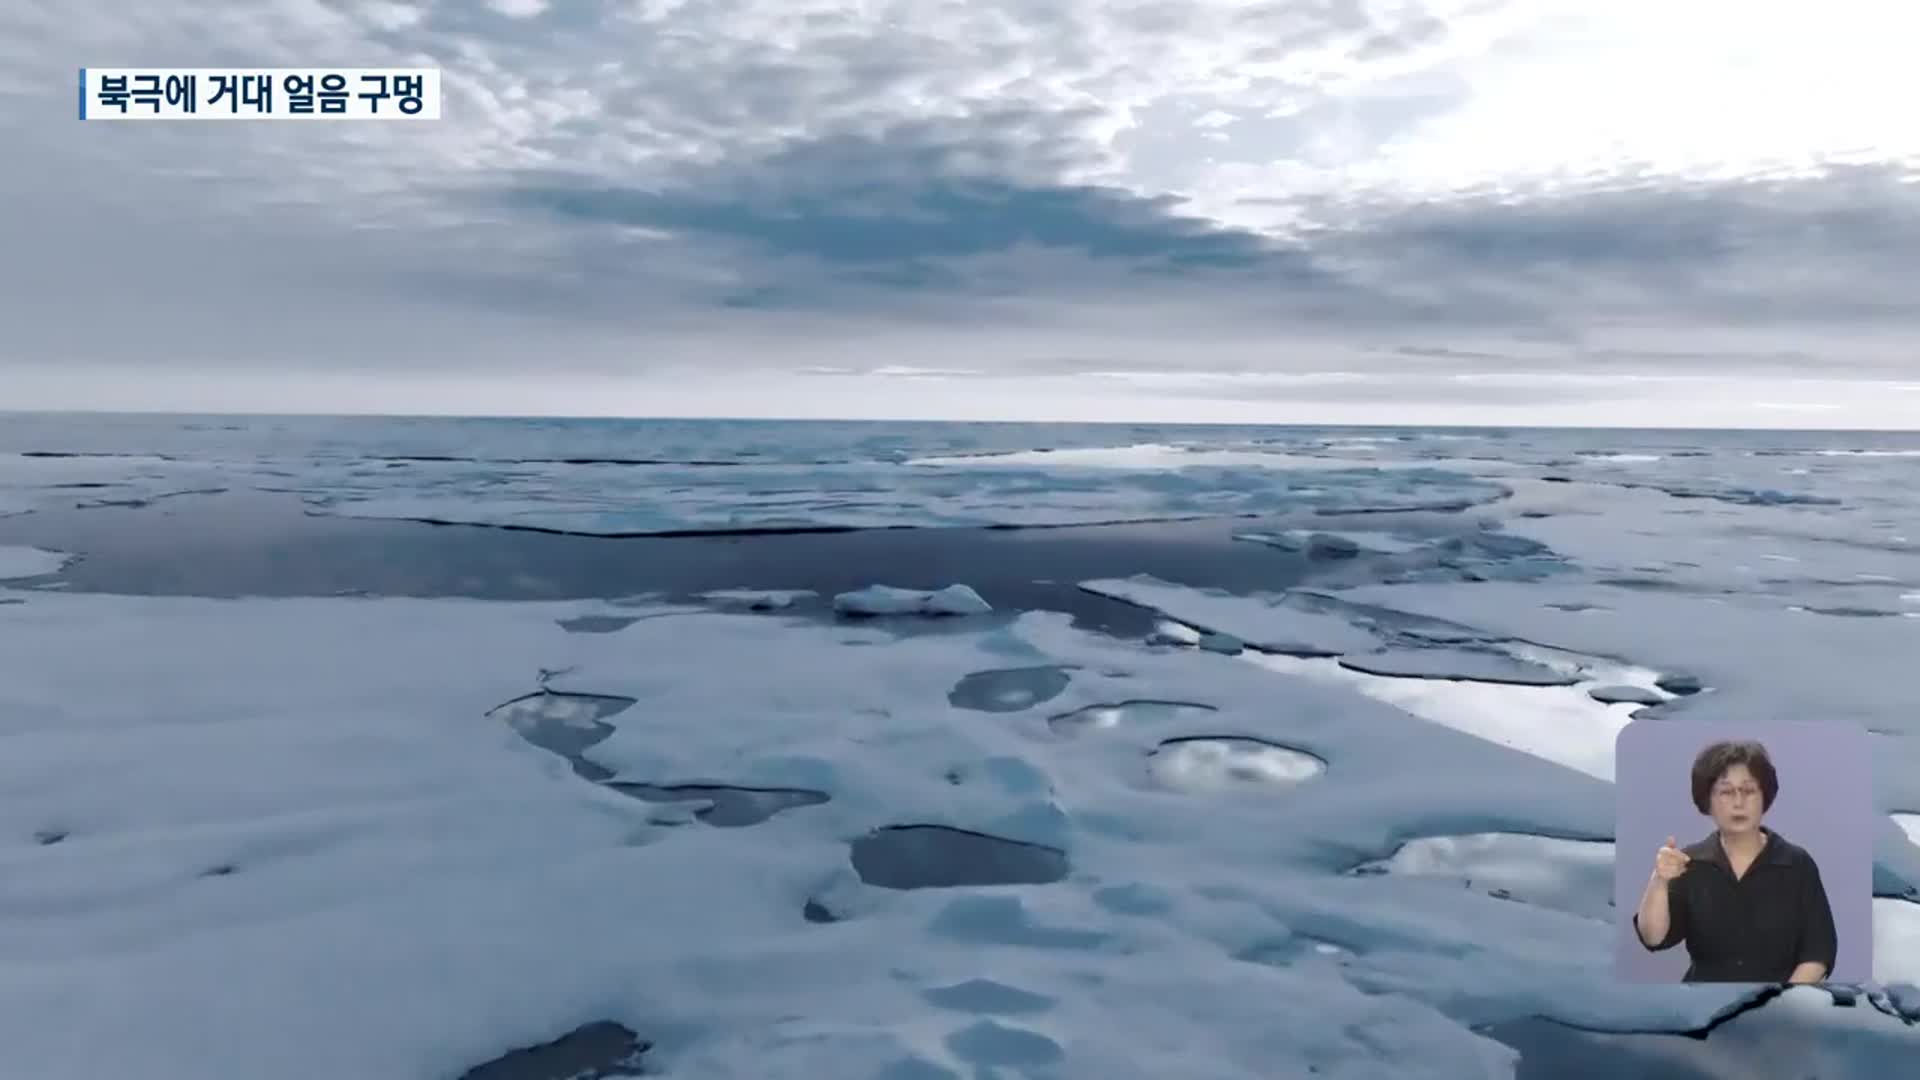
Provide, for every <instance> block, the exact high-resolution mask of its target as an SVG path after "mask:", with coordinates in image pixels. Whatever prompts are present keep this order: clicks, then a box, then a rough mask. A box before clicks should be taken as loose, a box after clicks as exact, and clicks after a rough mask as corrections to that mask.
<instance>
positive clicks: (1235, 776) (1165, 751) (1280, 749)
mask: <svg viewBox="0 0 1920 1080" xmlns="http://www.w3.org/2000/svg"><path fill="white" fill-rule="evenodd" d="M1325 771H1326V763H1325V762H1323V761H1321V760H1320V759H1319V758H1316V757H1314V756H1313V755H1312V754H1303V753H1301V752H1300V751H1298V750H1289V749H1287V748H1286V747H1284V746H1273V745H1270V744H1267V743H1263V742H1260V741H1258V740H1254V739H1236V738H1218V739H1199V738H1195V739H1181V740H1179V741H1177V742H1171V743H1164V744H1162V745H1161V747H1160V749H1158V750H1156V751H1155V752H1154V753H1153V755H1152V756H1151V757H1149V758H1148V759H1147V772H1148V774H1149V775H1150V776H1152V777H1153V779H1154V780H1155V781H1156V782H1158V783H1160V784H1162V785H1164V786H1166V787H1169V788H1172V789H1174V790H1176V791H1186V792H1224V791H1245V790H1250V789H1251V790H1270V789H1274V788H1286V787H1290V786H1292V785H1294V784H1297V783H1300V782H1301V781H1303V780H1311V779H1312V778H1314V777H1316V776H1318V775H1320V774H1321V773H1323V772H1325Z"/></svg>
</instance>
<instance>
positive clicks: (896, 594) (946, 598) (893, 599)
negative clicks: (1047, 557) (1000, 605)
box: [833, 585, 993, 615]
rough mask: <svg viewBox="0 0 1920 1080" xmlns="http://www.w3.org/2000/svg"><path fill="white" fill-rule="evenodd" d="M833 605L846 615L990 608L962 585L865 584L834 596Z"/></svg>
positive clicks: (979, 611)
mask: <svg viewBox="0 0 1920 1080" xmlns="http://www.w3.org/2000/svg"><path fill="white" fill-rule="evenodd" d="M833 608H834V610H835V611H839V612H843V613H845V614H848V615H984V614H986V613H987V612H990V611H992V610H993V607H992V605H990V604H988V603H987V602H986V601H985V600H983V599H981V597H980V594H979V593H977V592H974V591H973V589H972V588H970V587H969V586H966V585H949V586H947V587H946V588H944V589H933V590H921V589H901V588H896V587H894V586H892V585H869V586H867V587H866V588H864V589H857V590H855V591H853V592H845V593H841V594H840V595H838V596H836V597H834V598H833Z"/></svg>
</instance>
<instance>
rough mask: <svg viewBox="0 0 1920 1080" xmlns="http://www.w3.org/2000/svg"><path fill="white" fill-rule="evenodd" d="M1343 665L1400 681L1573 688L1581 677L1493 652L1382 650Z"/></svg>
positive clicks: (1352, 657)
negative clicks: (1424, 680) (1432, 680)
mask: <svg viewBox="0 0 1920 1080" xmlns="http://www.w3.org/2000/svg"><path fill="white" fill-rule="evenodd" d="M1340 666H1341V667H1344V668H1351V669H1352V670H1354V671H1360V672H1365V673H1366V674H1369V675H1390V676H1393V677H1394V678H1401V679H1449V680H1454V681H1466V682H1485V683H1504V684H1508V685H1513V686H1572V685H1573V684H1574V683H1577V682H1579V681H1580V676H1579V675H1578V674H1573V673H1569V672H1566V671H1559V670H1555V669H1554V668H1551V667H1548V666H1546V665H1545V664H1536V663H1532V662H1531V661H1527V660H1521V659H1519V658H1517V657H1515V656H1513V655H1512V654H1510V653H1506V652H1498V651H1495V650H1492V649H1436V648H1426V649H1406V648H1398V649H1379V650H1376V651H1373V652H1356V653H1348V654H1346V655H1345V656H1342V657H1341V658H1340Z"/></svg>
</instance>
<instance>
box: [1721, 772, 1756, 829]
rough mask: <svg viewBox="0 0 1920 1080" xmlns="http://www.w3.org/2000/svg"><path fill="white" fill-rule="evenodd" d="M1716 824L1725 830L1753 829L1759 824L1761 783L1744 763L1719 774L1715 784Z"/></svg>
mask: <svg viewBox="0 0 1920 1080" xmlns="http://www.w3.org/2000/svg"><path fill="white" fill-rule="evenodd" d="M1712 799H1713V802H1712V803H1711V806H1712V808H1713V823H1714V824H1715V825H1716V826H1718V827H1719V829H1720V831H1721V832H1722V833H1742V832H1751V831H1752V830H1754V829H1757V828H1759V827H1760V813H1761V809H1760V802H1761V798H1760V782H1759V781H1758V780H1755V779H1754V778H1753V774H1752V773H1750V772H1748V771H1747V767H1746V766H1745V765H1735V766H1733V767H1732V768H1730V769H1728V770H1727V771H1726V772H1724V773H1721V774H1720V779H1719V780H1716V781H1714V785H1713V795H1712Z"/></svg>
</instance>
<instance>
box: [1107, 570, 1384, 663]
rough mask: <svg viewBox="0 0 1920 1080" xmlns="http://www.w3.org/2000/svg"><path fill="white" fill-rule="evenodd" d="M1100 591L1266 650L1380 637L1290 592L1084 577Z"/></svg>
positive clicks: (1329, 649) (1315, 649)
mask: <svg viewBox="0 0 1920 1080" xmlns="http://www.w3.org/2000/svg"><path fill="white" fill-rule="evenodd" d="M1080 587H1081V588H1082V589H1085V590H1086V591H1088V592H1090V593H1093V594H1095V595H1097V596H1105V597H1110V598H1112V599H1115V600H1122V601H1125V602H1127V603H1129V604H1134V605H1137V606H1139V607H1143V608H1148V609H1150V610H1153V611H1158V612H1160V613H1161V614H1164V615H1166V616H1168V617H1169V618H1171V619H1174V620H1176V621H1178V622H1181V623H1185V624H1187V625H1188V626H1191V627H1194V628H1197V629H1204V630H1207V631H1212V632H1214V633H1220V634H1230V635H1232V636H1233V637H1236V638H1238V639H1240V640H1241V641H1244V642H1246V643H1247V644H1249V645H1252V646H1254V647H1256V648H1260V649H1272V650H1274V651H1277V652H1287V653H1326V654H1336V653H1343V652H1355V651H1360V650H1366V649H1372V648H1375V647H1377V646H1378V645H1379V644H1380V640H1379V638H1377V637H1375V636H1374V635H1373V634H1371V633H1369V632H1368V631H1366V630H1363V629H1361V628H1360V627H1357V626H1355V625H1353V623H1351V622H1349V621H1348V620H1346V619H1344V618H1342V617H1340V616H1338V615H1335V614H1332V613H1330V612H1327V611H1322V610H1316V609H1315V607H1314V606H1313V604H1312V602H1311V601H1309V600H1307V599H1304V598H1302V597H1297V596H1289V595H1287V594H1277V595H1262V596H1234V595H1230V594H1227V593H1224V592H1213V591H1209V592H1203V591H1201V590H1198V589H1190V588H1187V587H1186V586H1184V585H1173V584H1169V583H1167V582H1164V581H1158V580H1155V579H1153V578H1149V577H1132V578H1108V579H1100V580H1093V581H1083V582H1081V583H1080Z"/></svg>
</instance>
